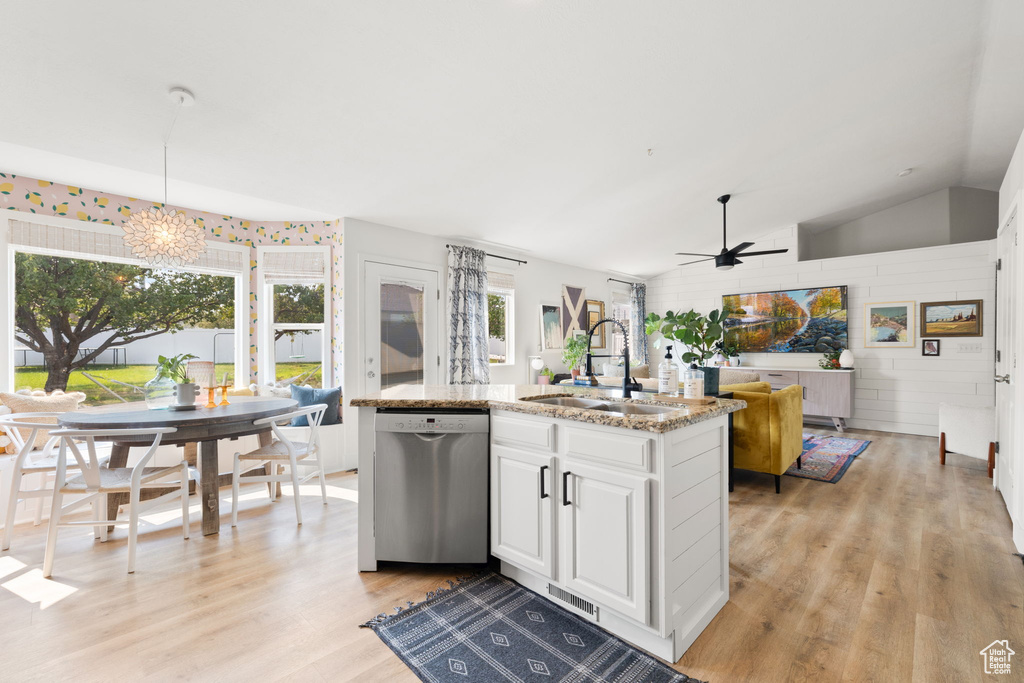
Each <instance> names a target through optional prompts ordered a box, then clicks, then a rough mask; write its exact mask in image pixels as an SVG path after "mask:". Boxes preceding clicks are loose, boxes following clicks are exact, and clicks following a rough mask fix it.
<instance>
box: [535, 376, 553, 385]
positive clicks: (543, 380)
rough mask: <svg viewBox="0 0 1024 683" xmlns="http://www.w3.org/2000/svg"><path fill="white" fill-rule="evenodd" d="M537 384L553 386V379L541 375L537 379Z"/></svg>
mask: <svg viewBox="0 0 1024 683" xmlns="http://www.w3.org/2000/svg"><path fill="white" fill-rule="evenodd" d="M537 384H551V378H550V377H548V376H547V375H541V376H540V377H538V378H537Z"/></svg>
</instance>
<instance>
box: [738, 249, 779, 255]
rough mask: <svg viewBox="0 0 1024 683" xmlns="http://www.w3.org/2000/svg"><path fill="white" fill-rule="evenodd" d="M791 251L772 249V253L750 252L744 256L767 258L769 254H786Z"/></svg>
mask: <svg viewBox="0 0 1024 683" xmlns="http://www.w3.org/2000/svg"><path fill="white" fill-rule="evenodd" d="M787 251H789V249H772V250H770V251H748V252H747V253H745V254H743V255H744V256H765V255H767V254H785V253H786V252H787Z"/></svg>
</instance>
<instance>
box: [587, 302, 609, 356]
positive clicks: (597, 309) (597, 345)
mask: <svg viewBox="0 0 1024 683" xmlns="http://www.w3.org/2000/svg"><path fill="white" fill-rule="evenodd" d="M603 319H604V302H603V301H597V300H596V299H587V331H588V332H589V331H590V328H592V327H593V326H594V325H596V324H597V321H598V320H603ZM607 326H608V325H607V323H605V324H604V325H601V327H599V328H597V330H596V331H595V332H594V337H593V339H592V340H591V344H590V346H591V348H594V349H603V348H604V347H605V337H604V334H605V329H604V328H606V327H607Z"/></svg>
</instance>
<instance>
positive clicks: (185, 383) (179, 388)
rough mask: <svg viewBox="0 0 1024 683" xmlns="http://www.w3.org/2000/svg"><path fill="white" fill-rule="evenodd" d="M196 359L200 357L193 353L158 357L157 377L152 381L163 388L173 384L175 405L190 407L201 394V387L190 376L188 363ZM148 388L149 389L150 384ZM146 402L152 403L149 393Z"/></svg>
mask: <svg viewBox="0 0 1024 683" xmlns="http://www.w3.org/2000/svg"><path fill="white" fill-rule="evenodd" d="M195 358H198V356H194V355H192V354H191V353H181V354H178V355H177V356H171V357H170V358H168V357H166V356H157V365H156V377H155V378H154V379H153V380H152V381H153V382H154V383H157V384H162V385H163V386H166V384H167V383H168V382H169V383H172V384H173V386H174V392H173V398H174V400H173V405H179V406H189V405H193V404H195V401H196V396H197V395H198V394H199V386H198V385H197V384H195V383H193V382H192V379H191V378H190V377H189V376H188V362H189V361H190V360H193V359H195ZM146 386H147V387H149V384H147V385H146ZM146 402H147V403H149V402H150V400H149V392H148V391H147V393H146ZM151 407H153V406H151ZM162 407H169V406H162Z"/></svg>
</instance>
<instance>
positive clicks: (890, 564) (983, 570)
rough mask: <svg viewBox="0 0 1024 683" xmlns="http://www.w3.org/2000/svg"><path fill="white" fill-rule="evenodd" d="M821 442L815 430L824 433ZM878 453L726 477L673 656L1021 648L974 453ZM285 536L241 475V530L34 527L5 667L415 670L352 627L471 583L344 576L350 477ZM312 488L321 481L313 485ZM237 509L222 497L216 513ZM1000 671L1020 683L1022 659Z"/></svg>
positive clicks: (889, 655) (1019, 581)
mask: <svg viewBox="0 0 1024 683" xmlns="http://www.w3.org/2000/svg"><path fill="white" fill-rule="evenodd" d="M822 433H825V432H822ZM851 435H852V436H857V437H859V438H868V439H872V440H873V441H874V443H873V444H872V445H871V446H870V447H869V448H868V450H867V451H866V452H865V453H864V454H863V455H862V456H860V457H859V458H858V459H857V461H855V463H854V465H853V466H852V467H851V468H850V470H849V471H848V472H847V474H846V476H845V477H844V478H843V480H842V481H840V482H839V483H838V484H835V485H833V484H824V483H819V482H813V481H807V480H802V479H795V478H793V477H783V482H782V485H783V489H782V494H781V495H778V496H777V495H775V493H774V486H773V484H772V480H771V477H768V476H766V475H756V474H752V473H739V474H738V476H737V484H736V491H735V493H733V494H732V497H731V508H730V510H731V532H732V537H731V591H732V593H731V600H730V602H729V603H728V605H726V607H725V608H724V609H723V611H722V612H721V613H720V614H719V615H718V617H716V619H715V620H714V621H713V622H712V623H711V625H710V626H709V627H708V628H707V629H706V630H705V631H704V633H703V634H702V635H701V636H700V638H698V640H697V641H696V642H695V643H694V645H693V646H692V647H691V648H690V650H689V651H688V652H687V653H686V655H685V656H684V657H683V659H682V660H681V661H680V662H679V663H678V664H677V665H676V666H677V668H678V669H679V670H681V671H684V672H686V673H687V674H689V675H691V676H696V677H698V678H701V679H706V680H711V681H716V682H719V681H742V680H751V681H800V680H820V681H833V680H835V681H838V680H850V681H910V680H914V681H946V680H948V681H973V680H982V679H983V678H984V676H983V674H982V665H981V657H980V656H979V654H978V651H979V650H981V649H982V648H983V647H984V646H986V645H988V644H989V643H990V642H992V641H993V640H996V639H997V638H998V639H1004V638H1008V639H1009V640H1010V645H1011V647H1013V648H1015V649H1016V650H1017V651H1018V652H1020V653H1024V609H1022V607H1024V566H1022V564H1021V562H1020V560H1019V559H1017V558H1014V557H1012V556H1011V554H1010V553H1011V552H1012V544H1011V542H1010V524H1009V519H1008V516H1007V514H1006V510H1005V508H1004V507H1003V505H1002V501H1001V499H1000V498H999V494H998V493H997V492H994V491H993V490H992V488H991V485H990V480H989V479H988V478H987V477H986V476H985V472H984V470H983V469H982V467H983V466H982V463H981V462H980V461H973V460H967V459H959V458H957V457H956V456H950V457H949V458H948V460H947V462H948V463H949V464H948V465H947V466H946V467H945V468H943V467H940V466H939V465H938V459H937V457H936V455H935V453H934V451H935V448H936V443H935V440H934V439H925V438H921V437H907V436H897V435H890V434H881V433H877V432H873V433H868V432H864V433H860V434H858V433H857V432H851ZM330 483H331V504H330V505H329V506H327V507H326V508H324V507H323V506H321V505H320V503H319V499H318V498H317V497H315V495H310V496H308V497H306V498H305V499H304V500H305V502H304V504H303V516H304V522H305V523H304V524H303V526H302V527H296V525H295V518H294V508H293V506H292V504H291V499H290V498H288V497H285V498H283V499H282V501H281V502H278V503H274V504H272V505H271V504H270V503H269V502H267V498H266V495H265V493H264V489H262V488H261V487H260V486H259V485H252V486H249V487H247V488H246V489H243V492H244V493H247V494H248V495H249V498H248V500H245V501H244V502H243V504H242V512H241V515H240V520H239V526H238V528H237V529H234V530H232V529H231V527H230V522H229V521H228V519H227V518H225V519H224V526H223V531H222V533H221V534H220V535H219V536H211V537H206V538H204V537H202V536H200V535H198V534H199V525H198V523H197V522H198V512H199V511H198V504H197V503H194V505H193V511H194V514H195V518H194V520H195V521H194V522H193V527H192V529H193V536H192V539H191V540H189V541H187V542H183V541H182V540H181V538H180V535H179V533H180V532H179V527H178V526H177V519H176V518H174V517H173V512H170V513H168V519H167V520H165V523H164V526H162V527H159V528H157V529H148V530H147V529H145V528H144V529H143V532H142V533H141V534H140V542H139V556H138V566H137V570H136V574H135V575H133V576H129V575H128V574H126V573H125V566H126V565H125V563H126V562H127V557H126V550H127V549H126V546H125V543H124V538H125V533H126V532H125V531H124V530H123V529H119V530H118V531H116V532H115V533H114V537H113V538H112V540H111V541H109V542H108V543H106V544H105V545H101V544H99V543H98V542H94V541H93V540H92V538H91V536H90V535H89V532H88V531H85V530H78V529H67V530H62V532H61V537H60V543H59V546H58V554H57V563H56V567H55V570H54V581H53V582H48V581H45V580H43V579H41V577H40V575H39V567H40V563H41V560H42V554H43V542H44V539H45V527H33V526H31V525H23V526H19V527H18V528H17V529H16V532H15V535H14V543H13V545H12V550H11V551H8V552H4V553H0V679H2V680H4V681H17V680H47V681H53V680H62V679H74V680H76V681H93V680H95V681H100V680H156V681H163V680H170V679H176V680H217V681H235V680H248V681H272V680H285V679H290V680H295V681H319V680H326V681H347V680H360V681H376V680H387V681H395V682H396V683H397V682H399V681H414V680H416V679H415V677H414V676H413V675H412V674H411V672H409V671H408V670H407V669H406V668H405V666H404V665H403V664H402V663H401V662H400V661H399V660H398V658H397V657H395V656H394V655H393V654H392V653H391V651H390V650H389V649H388V648H387V647H386V646H385V645H383V644H382V643H381V642H380V641H379V640H378V639H377V638H376V636H375V635H374V634H373V633H372V632H370V631H369V630H367V629H359V628H357V627H356V625H357V624H358V623H360V622H362V621H364V620H365V619H367V618H369V617H371V616H373V615H375V614H377V613H379V612H384V611H390V610H391V608H392V607H394V606H396V605H402V604H405V602H406V601H407V600H420V599H422V597H423V596H424V594H425V593H426V592H427V591H430V590H433V589H434V588H437V587H439V586H442V585H446V584H445V580H446V579H448V578H449V577H454V576H456V575H458V574H461V573H464V571H463V570H462V569H461V568H458V567H435V568H421V567H417V568H408V567H400V566H389V567H387V568H385V569H384V570H383V571H380V572H377V573H371V574H360V573H358V572H357V571H356V570H355V566H356V550H355V548H356V543H355V541H356V505H355V502H354V500H355V496H354V489H355V487H356V477H355V476H354V475H340V476H336V477H333V478H332V479H331V482H330ZM311 493H314V494H315V492H313V491H311ZM228 506H229V503H225V505H224V508H227V507H228ZM1018 657H1020V658H1021V660H1020V661H1019V662H1018V661H1015V662H1014V669H1015V670H1016V671H1015V674H1016V676H1017V678H1016V680H1020V679H1021V678H1022V677H1024V654H1020V655H1018Z"/></svg>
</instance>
